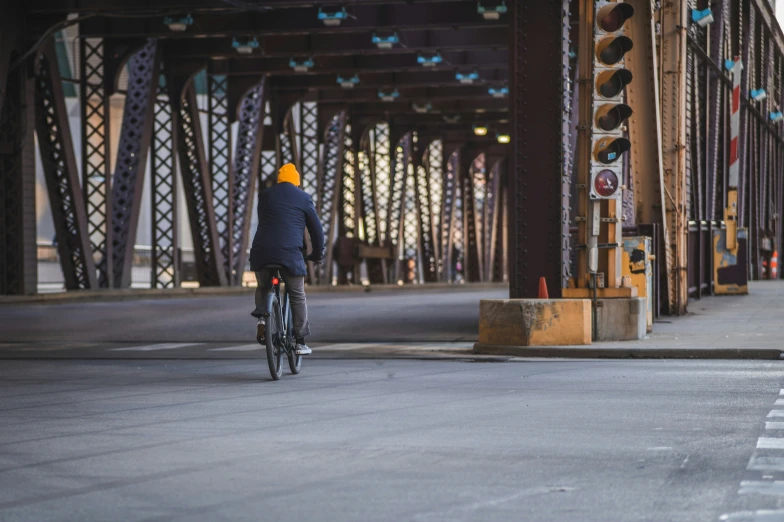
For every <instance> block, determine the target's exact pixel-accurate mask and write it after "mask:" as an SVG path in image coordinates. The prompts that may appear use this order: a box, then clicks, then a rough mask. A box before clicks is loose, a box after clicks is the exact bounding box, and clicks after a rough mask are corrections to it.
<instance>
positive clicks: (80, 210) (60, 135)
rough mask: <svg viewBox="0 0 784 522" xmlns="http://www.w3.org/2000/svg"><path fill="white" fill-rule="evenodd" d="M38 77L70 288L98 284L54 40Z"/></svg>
mask: <svg viewBox="0 0 784 522" xmlns="http://www.w3.org/2000/svg"><path fill="white" fill-rule="evenodd" d="M35 82H36V85H35V125H36V133H37V134H38V146H39V148H40V151H41V159H42V161H43V167H44V176H45V178H46V185H47V188H48V191H49V202H50V204H51V208H52V218H53V221H54V227H55V233H56V241H57V251H58V253H59V255H60V264H61V266H62V269H63V276H64V278H65V287H66V289H68V290H78V289H86V288H96V286H97V279H96V272H95V262H94V260H93V256H92V248H91V245H90V238H89V237H88V234H87V214H86V212H85V205H84V199H83V197H82V191H81V190H80V188H81V187H80V183H79V173H78V171H77V169H76V158H75V156H74V149H73V142H72V140H71V129H70V126H69V125H68V114H67V112H66V109H65V96H64V95H63V84H62V80H61V79H60V70H59V67H58V64H57V54H56V53H55V48H54V42H53V41H52V40H49V42H48V43H46V44H45V45H44V47H43V49H42V51H41V53H40V54H39V55H38V57H37V59H36V63H35Z"/></svg>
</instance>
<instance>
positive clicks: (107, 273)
mask: <svg viewBox="0 0 784 522" xmlns="http://www.w3.org/2000/svg"><path fill="white" fill-rule="evenodd" d="M79 56H80V59H81V63H80V78H79V80H80V90H79V97H80V106H81V112H82V114H81V115H82V119H81V127H82V129H81V130H82V158H81V159H82V189H83V191H84V201H85V204H86V212H87V233H88V234H89V237H90V243H91V245H92V251H93V257H94V258H97V259H98V282H99V285H100V286H103V287H106V286H113V285H114V270H113V268H114V267H113V263H107V260H108V259H112V237H111V236H112V227H111V225H110V223H109V221H110V217H111V215H112V211H111V166H110V161H109V159H110V154H109V151H110V150H111V149H110V145H109V143H110V140H109V94H108V93H107V92H106V79H105V71H104V63H105V61H104V45H103V39H101V38H82V39H80V40H79Z"/></svg>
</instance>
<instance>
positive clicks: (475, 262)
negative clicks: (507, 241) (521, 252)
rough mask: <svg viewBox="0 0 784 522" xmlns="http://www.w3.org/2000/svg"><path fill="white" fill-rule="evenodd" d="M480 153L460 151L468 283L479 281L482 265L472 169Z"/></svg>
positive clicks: (467, 149)
mask: <svg viewBox="0 0 784 522" xmlns="http://www.w3.org/2000/svg"><path fill="white" fill-rule="evenodd" d="M479 154H480V152H479V151H478V150H476V149H473V148H471V147H464V148H463V149H462V150H461V151H460V172H459V174H458V176H459V178H458V179H459V180H460V182H461V193H462V196H463V205H462V209H463V245H464V248H465V251H464V254H463V258H464V260H465V268H464V269H463V273H464V274H465V280H466V281H467V282H470V283H476V282H479V281H481V274H482V264H481V261H480V259H479V249H480V246H479V236H478V233H477V225H476V219H477V212H476V195H475V187H474V176H473V168H474V164H475V162H476V160H477V157H478V156H479Z"/></svg>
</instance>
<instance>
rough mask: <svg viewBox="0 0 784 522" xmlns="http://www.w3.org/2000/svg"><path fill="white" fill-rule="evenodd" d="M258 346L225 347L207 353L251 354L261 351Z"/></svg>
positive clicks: (211, 349) (260, 347)
mask: <svg viewBox="0 0 784 522" xmlns="http://www.w3.org/2000/svg"><path fill="white" fill-rule="evenodd" d="M263 349H264V348H262V346H261V345H260V344H241V345H239V346H227V347H225V348H210V349H209V350H207V351H208V352H253V351H256V350H263Z"/></svg>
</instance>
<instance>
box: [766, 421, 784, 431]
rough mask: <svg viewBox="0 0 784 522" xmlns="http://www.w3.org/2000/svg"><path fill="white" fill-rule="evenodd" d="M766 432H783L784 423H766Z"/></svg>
mask: <svg viewBox="0 0 784 522" xmlns="http://www.w3.org/2000/svg"><path fill="white" fill-rule="evenodd" d="M765 429H766V430H784V422H766V423H765Z"/></svg>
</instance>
